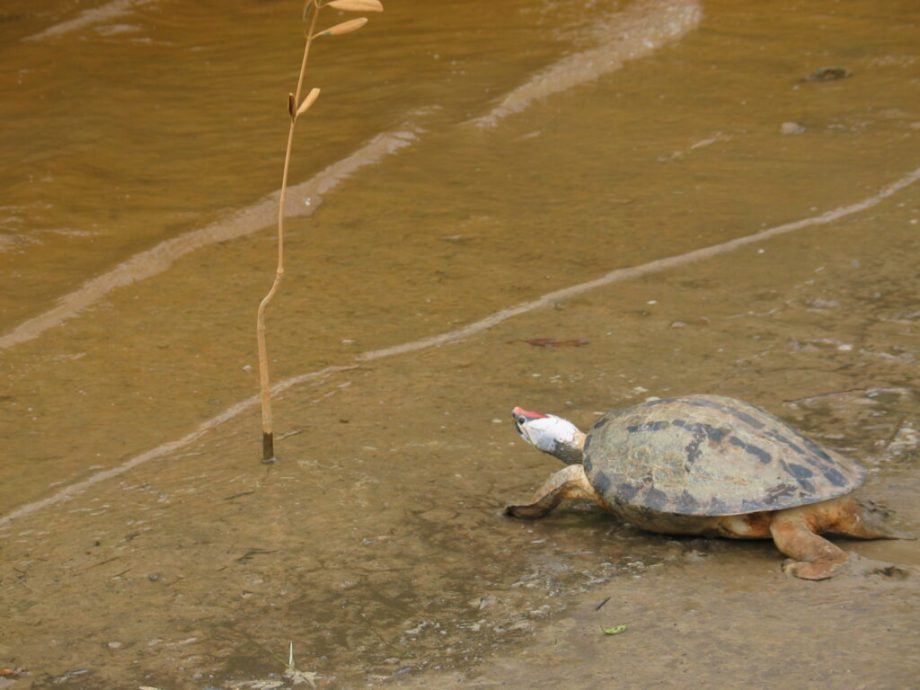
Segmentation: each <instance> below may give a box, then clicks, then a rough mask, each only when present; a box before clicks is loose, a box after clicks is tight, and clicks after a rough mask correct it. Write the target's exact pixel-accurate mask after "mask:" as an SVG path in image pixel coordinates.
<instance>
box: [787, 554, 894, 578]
mask: <svg viewBox="0 0 920 690" xmlns="http://www.w3.org/2000/svg"><path fill="white" fill-rule="evenodd" d="M783 572H784V573H786V575H791V576H794V577H798V578H801V579H803V580H827V579H829V578H832V577H836V576H837V575H850V576H861V577H868V576H870V575H883V576H885V577H896V578H898V579H903V578H905V577H907V576H908V574H909V573H908V571H907V570H905V569H904V568H900V567H898V566H896V565H893V564H891V563H885V562H884V561H875V560H872V559H871V558H864V557H862V556H860V555H858V554H855V553H850V554H849V555H848V557H847V559H846V560H845V561H842V562H835V561H831V560H818V561H811V562H806V561H795V560H793V559H791V558H789V559H786V560H785V561H784V562H783Z"/></svg>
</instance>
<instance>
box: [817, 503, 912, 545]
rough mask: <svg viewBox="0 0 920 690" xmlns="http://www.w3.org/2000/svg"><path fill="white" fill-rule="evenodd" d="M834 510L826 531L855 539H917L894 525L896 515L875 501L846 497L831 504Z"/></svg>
mask: <svg viewBox="0 0 920 690" xmlns="http://www.w3.org/2000/svg"><path fill="white" fill-rule="evenodd" d="M829 507H831V510H832V513H833V514H832V516H831V520H829V522H830V524H829V525H828V526H827V528H826V531H828V532H833V533H834V534H841V535H845V536H847V537H853V538H855V539H916V538H917V537H915V536H914V535H912V534H908V533H907V532H902V531H900V530H898V529H897V528H896V527H895V526H894V525H893V524H892V518H893V516H894V513H892V511H890V510H888V509H887V508H885V507H884V506H882V505H879V504H878V503H875V502H874V501H861V500H859V499H856V498H853V497H851V496H844V497H843V498H840V499H837V501H834V502H833V503H831V504H829Z"/></svg>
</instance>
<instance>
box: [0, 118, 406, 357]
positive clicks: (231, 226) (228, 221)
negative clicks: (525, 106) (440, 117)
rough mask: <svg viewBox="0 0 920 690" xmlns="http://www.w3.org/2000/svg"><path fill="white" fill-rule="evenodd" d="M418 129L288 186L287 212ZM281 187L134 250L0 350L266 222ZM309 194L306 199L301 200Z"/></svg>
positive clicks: (1, 340)
mask: <svg viewBox="0 0 920 690" xmlns="http://www.w3.org/2000/svg"><path fill="white" fill-rule="evenodd" d="M416 138H417V134H416V132H414V131H411V130H402V131H394V132H385V133H383V134H378V135H377V136H376V137H374V138H373V139H371V140H370V141H369V142H367V143H366V144H364V146H362V147H360V148H359V149H357V150H356V151H354V152H353V153H352V154H351V155H349V156H346V157H345V158H343V159H341V160H340V161H337V162H335V163H333V164H332V165H330V166H328V167H327V168H325V169H324V170H322V171H320V172H319V173H317V174H316V175H314V176H313V177H312V178H310V179H309V180H307V181H306V182H301V183H300V184H297V185H293V186H291V187H288V197H287V199H286V200H285V217H286V218H292V217H295V216H307V215H310V214H312V213H313V211H314V210H316V208H317V207H318V206H319V205H320V203H321V202H322V198H323V195H324V194H326V193H328V192H330V191H331V190H333V189H334V188H335V187H336V186H337V185H338V184H339V183H340V182H342V181H343V180H345V179H346V178H348V177H349V176H350V175H352V174H353V173H355V172H356V171H358V170H360V169H361V168H363V167H365V166H367V165H372V164H374V163H378V162H379V161H380V160H382V159H383V158H385V157H386V156H388V155H390V154H392V153H395V152H397V151H399V150H400V149H402V148H405V147H406V146H409V145H410V144H412V143H413V142H414V141H415V140H416ZM278 195H279V192H277V191H275V192H272V193H271V194H268V195H267V196H265V197H263V198H262V199H261V200H259V201H257V202H256V203H254V204H252V205H251V206H248V207H246V208H245V209H243V210H241V211H239V212H237V213H235V214H234V215H232V216H231V217H230V218H225V219H222V220H219V221H217V222H215V223H212V224H210V225H208V226H205V227H203V228H199V229H197V230H192V231H191V232H187V233H185V234H183V235H179V236H178V237H174V238H172V239H169V240H165V241H163V242H160V244H158V245H156V246H155V247H151V248H150V249H148V250H146V251H143V252H139V253H137V254H134V255H133V256H131V257H129V258H128V259H126V260H125V261H123V262H121V263H120V264H118V265H117V266H115V267H114V268H113V269H111V270H109V271H107V272H105V273H103V274H101V275H98V276H96V277H95V278H92V279H91V280H88V281H87V282H85V283H84V284H83V285H82V286H80V287H79V288H77V289H76V290H74V291H73V292H70V293H68V294H66V295H64V296H63V297H61V298H60V299H59V300H58V303H57V305H55V306H54V307H52V308H51V309H49V310H48V311H46V312H43V313H41V314H39V315H37V316H34V317H32V318H30V319H28V320H26V321H23V322H22V323H20V324H19V325H18V326H16V327H15V328H13V329H12V330H10V331H8V332H7V333H4V334H3V335H2V336H0V350H3V349H6V348H9V347H12V346H14V345H18V344H19V343H23V342H26V341H28V340H33V339H34V338H37V337H38V336H40V335H41V334H42V333H44V332H45V331H47V330H48V329H49V328H54V327H55V326H58V325H60V324H62V323H63V322H64V321H66V320H68V319H71V318H73V317H75V316H77V315H78V314H79V313H80V312H81V311H82V310H84V309H86V308H87V307H89V306H91V305H93V304H95V303H96V302H98V301H99V300H100V299H102V298H103V297H105V295H107V294H108V293H109V292H111V291H112V290H114V289H116V288H119V287H123V286H125V285H130V284H131V283H134V282H136V281H139V280H144V279H145V278H150V277H151V276H154V275H157V274H158V273H162V272H164V271H165V270H167V269H168V268H169V267H170V266H172V265H173V264H174V263H175V262H176V261H178V260H179V259H181V258H182V257H183V256H185V255H186V254H190V253H192V252H194V251H196V250H198V249H201V248H203V247H206V246H208V245H210V244H214V243H215V242H223V241H226V240H232V239H236V238H238V237H243V236H245V235H250V234H252V233H255V232H257V231H259V230H262V229H264V228H266V227H267V226H269V225H270V224H271V222H272V218H273V216H274V215H275V213H276V212H277V208H278ZM305 200H309V202H310V203H309V205H307V204H306V203H305Z"/></svg>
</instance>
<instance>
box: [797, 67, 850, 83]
mask: <svg viewBox="0 0 920 690" xmlns="http://www.w3.org/2000/svg"><path fill="white" fill-rule="evenodd" d="M851 76H853V73H852V72H850V70H848V69H847V68H846V67H821V68H819V69H816V70H815V71H814V72H812V73H811V74H809V75H808V76H807V77H806V79H808V81H837V80H838V79H847V78H849V77H851Z"/></svg>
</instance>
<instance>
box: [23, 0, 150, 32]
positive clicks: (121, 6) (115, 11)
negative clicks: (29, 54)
mask: <svg viewBox="0 0 920 690" xmlns="http://www.w3.org/2000/svg"><path fill="white" fill-rule="evenodd" d="M150 2H151V0H111V1H110V2H107V3H105V4H104V5H100V6H99V7H91V8H89V9H86V10H83V11H82V12H80V14H78V15H77V16H76V17H74V18H73V19H68V20H66V21H63V22H58V23H57V24H54V25H52V26H49V27H48V28H47V29H45V30H44V31H40V32H38V33H37V34H32V35H31V36H26V37H25V38H23V39H22V40H23V41H42V40H44V39H46V38H52V37H54V36H63V35H64V34H69V33H70V32H71V31H79V30H80V29H84V28H86V27H88V26H93V25H94V24H100V23H102V22H106V21H109V20H110V19H118V18H119V17H123V16H124V15H126V14H130V13H131V12H132V10H134V9H136V8H137V7H140V6H141V5H147V4H149V3H150Z"/></svg>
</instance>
